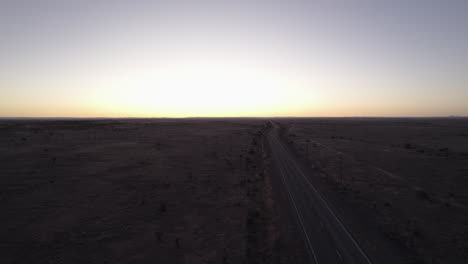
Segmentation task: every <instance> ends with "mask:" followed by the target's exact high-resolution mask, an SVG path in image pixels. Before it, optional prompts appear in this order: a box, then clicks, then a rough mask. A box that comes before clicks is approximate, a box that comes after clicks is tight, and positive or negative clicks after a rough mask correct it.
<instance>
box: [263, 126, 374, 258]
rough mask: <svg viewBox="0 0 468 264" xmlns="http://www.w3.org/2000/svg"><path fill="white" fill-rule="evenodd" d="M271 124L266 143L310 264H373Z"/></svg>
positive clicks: (275, 127) (276, 128) (277, 129)
mask: <svg viewBox="0 0 468 264" xmlns="http://www.w3.org/2000/svg"><path fill="white" fill-rule="evenodd" d="M272 125H273V128H272V129H270V131H269V133H268V135H267V140H268V143H269V145H270V149H271V152H272V157H273V160H274V162H275V164H276V166H277V168H278V170H279V175H280V177H281V181H282V183H283V185H284V188H285V190H286V192H287V195H288V197H289V202H290V204H291V207H292V211H293V213H294V215H295V216H296V218H297V222H298V225H299V229H300V230H301V231H302V233H303V235H304V242H305V244H306V248H307V250H308V252H309V256H310V258H309V259H310V263H317V264H319V263H320V264H323V263H327V264H328V263H350V264H354V263H356V264H357V263H359V264H370V263H372V261H371V260H370V259H369V257H368V256H367V255H366V254H365V253H364V251H363V250H362V249H361V247H360V246H359V244H358V243H357V241H356V240H355V239H354V238H353V236H352V235H351V233H350V232H349V230H348V229H347V228H346V226H345V225H344V224H343V222H342V221H341V220H340V218H339V217H338V216H337V214H336V213H335V212H334V210H333V209H332V207H331V206H330V205H329V203H328V202H327V201H326V200H325V199H324V197H323V196H322V195H321V194H320V192H319V191H318V190H317V189H316V188H315V186H314V185H313V184H312V182H311V181H310V180H309V178H308V177H307V175H306V174H305V172H304V170H303V169H302V168H301V167H300V165H299V163H298V162H297V161H296V160H295V159H294V157H293V155H292V154H291V153H290V152H289V151H288V149H287V148H286V147H285V146H284V144H283V142H282V141H281V140H280V138H279V134H278V133H279V132H278V131H279V127H278V126H277V125H276V124H274V123H272Z"/></svg>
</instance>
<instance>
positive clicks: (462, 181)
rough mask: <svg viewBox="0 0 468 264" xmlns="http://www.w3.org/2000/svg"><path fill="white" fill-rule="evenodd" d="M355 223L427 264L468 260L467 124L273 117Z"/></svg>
mask: <svg viewBox="0 0 468 264" xmlns="http://www.w3.org/2000/svg"><path fill="white" fill-rule="evenodd" d="M277 121H278V122H279V123H280V124H282V125H283V127H284V133H285V134H284V135H285V137H286V139H287V140H288V141H289V142H290V143H291V144H292V145H293V146H294V148H295V149H296V151H297V153H298V155H300V156H301V157H303V158H304V159H307V162H308V163H309V165H310V166H312V167H315V168H316V169H318V170H319V171H320V172H321V174H322V178H323V181H324V182H328V183H329V184H331V185H334V186H335V187H336V188H335V190H336V191H337V192H339V193H340V195H341V203H342V204H347V205H349V206H350V207H351V208H353V210H354V209H356V212H362V213H361V216H360V217H361V219H364V218H367V220H369V219H371V222H374V223H377V225H378V227H377V228H378V229H380V230H381V232H383V233H385V235H386V236H387V237H388V238H390V239H392V240H395V241H397V242H398V243H399V244H400V245H401V246H402V247H405V248H407V249H408V250H410V251H412V252H413V253H415V254H416V255H418V256H419V259H421V260H422V261H423V262H426V263H468V195H467V191H468V119H463V118H458V119H457V118H446V119H443V118H433V119H398V118H396V119H377V118H367V119H365V118H364V119H362V118H361V119H359V118H344V119H338V118H329V119H326V118H317V119H278V120H277Z"/></svg>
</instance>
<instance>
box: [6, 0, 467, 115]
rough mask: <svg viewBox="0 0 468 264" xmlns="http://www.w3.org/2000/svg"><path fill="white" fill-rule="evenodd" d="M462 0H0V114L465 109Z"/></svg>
mask: <svg viewBox="0 0 468 264" xmlns="http://www.w3.org/2000/svg"><path fill="white" fill-rule="evenodd" d="M467 13H468V1H466V0H450V1H442V0H440V1H435V0H424V1H423V0H392V1H381V0H360V1H358V0H356V1H352V0H346V1H344V0H343V1H338V0H336V1H331V0H328V1H313V0H309V1H305V0H301V1H299V0H297V1H296V0H289V1H275V0H270V1H265V0H263V1H255V0H236V1H223V0H217V1H214V0H212V1H208V0H200V1H194V0H186V1H182V0H168V1H149V0H132V1H123V0H80V1H72V0H0V116H3V117H200V116H206V117H222V116H227V117H234V116H252V117H253V116H268V117H270V116H312V117H315V116H449V115H456V116H468V103H467V102H468V86H467V85H468V15H467Z"/></svg>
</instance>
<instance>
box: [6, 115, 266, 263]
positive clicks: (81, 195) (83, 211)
mask: <svg viewBox="0 0 468 264" xmlns="http://www.w3.org/2000/svg"><path fill="white" fill-rule="evenodd" d="M264 123H265V122H264V121H261V120H255V119H224V120H217V119H179V120H173V119H160V120H159V119H148V120H146V119H139V120H126V119H117V120H74V121H64V120H62V121H60V120H56V121H38V120H24V121H1V122H0V208H1V213H0V259H1V262H2V263H246V262H247V263H248V262H250V263H253V262H255V261H257V260H258V262H261V261H263V262H264V263H265V261H267V260H268V256H269V255H271V252H270V253H269V250H268V248H265V247H263V248H260V244H262V246H264V241H265V240H266V239H268V238H267V235H266V233H267V231H268V230H267V228H264V227H263V226H266V227H268V224H265V223H266V222H268V219H267V217H266V216H265V214H264V205H263V203H264V201H263V200H264V199H263V189H264V187H263V186H264V184H263V178H264V177H262V176H261V175H262V170H263V168H262V152H261V151H262V149H261V148H262V144H260V142H261V140H260V137H261V131H262V129H263V128H264V127H263V125H264ZM248 249H249V250H248Z"/></svg>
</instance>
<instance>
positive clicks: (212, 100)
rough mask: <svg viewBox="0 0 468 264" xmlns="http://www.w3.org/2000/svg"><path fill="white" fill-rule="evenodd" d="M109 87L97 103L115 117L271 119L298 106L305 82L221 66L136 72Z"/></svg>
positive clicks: (263, 70) (255, 68)
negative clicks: (290, 104) (290, 106)
mask: <svg viewBox="0 0 468 264" xmlns="http://www.w3.org/2000/svg"><path fill="white" fill-rule="evenodd" d="M117 75H118V74H117ZM111 83H112V84H113V85H111V86H109V91H107V90H106V89H104V90H102V93H101V96H100V98H97V101H99V102H100V104H101V106H102V104H103V102H104V104H105V105H106V108H107V109H109V110H111V111H113V112H114V113H116V114H117V115H131V116H133V115H138V116H176V117H180V116H245V115H260V116H262V115H275V113H279V112H280V111H281V110H282V107H283V106H286V105H284V101H285V100H286V101H289V102H290V101H291V99H292V100H296V101H297V104H298V106H300V105H301V102H300V101H301V100H300V98H297V96H296V94H297V93H295V92H297V91H298V90H305V85H304V82H303V80H301V79H300V78H299V77H298V76H297V75H295V74H292V73H289V74H288V73H287V72H286V71H284V70H283V71H282V70H281V69H274V68H272V67H266V66H263V67H261V66H259V65H252V64H245V63H244V64H241V63H224V62H202V63H200V62H184V63H172V64H168V65H164V66H159V67H150V68H148V69H146V70H143V71H142V70H141V69H139V70H138V72H134V73H133V74H130V75H128V74H127V75H125V76H120V77H119V76H113V77H112V82H111ZM301 94H304V93H303V92H302V93H301ZM109 95H111V96H109ZM109 97H110V98H109ZM106 102H107V103H106Z"/></svg>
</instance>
